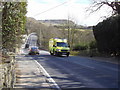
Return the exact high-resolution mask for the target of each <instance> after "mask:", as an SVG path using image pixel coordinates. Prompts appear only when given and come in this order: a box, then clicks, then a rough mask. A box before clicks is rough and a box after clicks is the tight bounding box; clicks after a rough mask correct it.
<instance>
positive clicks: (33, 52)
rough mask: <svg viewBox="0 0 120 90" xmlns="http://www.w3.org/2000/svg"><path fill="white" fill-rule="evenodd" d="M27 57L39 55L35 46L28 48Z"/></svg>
mask: <svg viewBox="0 0 120 90" xmlns="http://www.w3.org/2000/svg"><path fill="white" fill-rule="evenodd" d="M28 54H29V55H39V49H38V47H37V46H31V47H30V48H29V53H28Z"/></svg>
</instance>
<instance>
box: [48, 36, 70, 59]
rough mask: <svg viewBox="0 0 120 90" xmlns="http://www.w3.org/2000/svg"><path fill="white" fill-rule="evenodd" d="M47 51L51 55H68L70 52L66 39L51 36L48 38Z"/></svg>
mask: <svg viewBox="0 0 120 90" xmlns="http://www.w3.org/2000/svg"><path fill="white" fill-rule="evenodd" d="M49 52H50V54H51V55H56V56H62V55H66V56H67V57H68V56H69V54H70V47H69V45H68V43H67V39H61V38H51V39H50V40H49Z"/></svg>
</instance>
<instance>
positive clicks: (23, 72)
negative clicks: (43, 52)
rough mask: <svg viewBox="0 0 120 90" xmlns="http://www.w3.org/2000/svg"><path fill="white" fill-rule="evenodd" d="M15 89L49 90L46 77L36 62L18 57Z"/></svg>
mask: <svg viewBox="0 0 120 90" xmlns="http://www.w3.org/2000/svg"><path fill="white" fill-rule="evenodd" d="M14 88H48V89H50V88H51V86H50V84H49V83H48V82H47V79H46V76H45V75H44V74H43V72H42V70H41V69H40V67H39V66H38V65H37V64H36V62H35V61H34V60H28V59H26V60H23V58H21V56H18V57H16V84H15V86H14Z"/></svg>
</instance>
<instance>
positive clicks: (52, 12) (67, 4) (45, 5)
mask: <svg viewBox="0 0 120 90" xmlns="http://www.w3.org/2000/svg"><path fill="white" fill-rule="evenodd" d="M91 3H92V0H28V7H27V11H28V13H27V16H28V17H33V18H35V19H37V20H45V19H68V17H69V18H70V19H71V20H73V21H74V22H76V24H80V25H87V26H90V25H96V24H97V23H98V22H100V21H102V20H103V18H102V17H103V16H108V15H109V14H110V10H111V9H110V8H109V7H108V6H104V7H103V8H101V10H99V11H97V12H96V13H93V14H90V15H89V13H88V12H86V8H88V7H89V6H90V5H91Z"/></svg>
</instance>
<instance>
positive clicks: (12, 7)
mask: <svg viewBox="0 0 120 90" xmlns="http://www.w3.org/2000/svg"><path fill="white" fill-rule="evenodd" d="M2 4H3V10H2V45H3V46H2V48H5V49H7V50H9V51H15V48H16V45H17V44H19V43H20V40H21V35H22V34H23V33H24V31H25V23H26V16H25V15H26V13H27V11H26V6H27V3H26V2H3V3H2Z"/></svg>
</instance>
